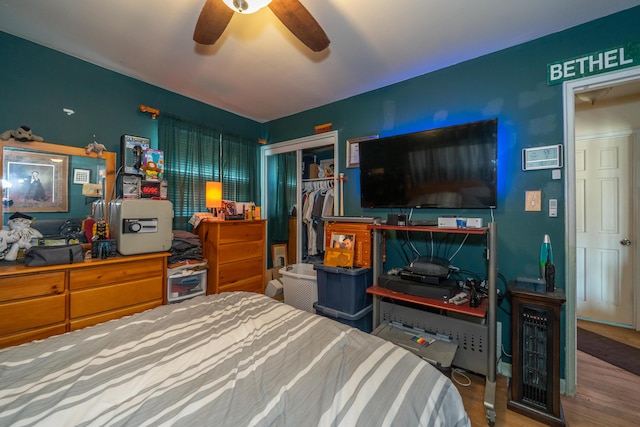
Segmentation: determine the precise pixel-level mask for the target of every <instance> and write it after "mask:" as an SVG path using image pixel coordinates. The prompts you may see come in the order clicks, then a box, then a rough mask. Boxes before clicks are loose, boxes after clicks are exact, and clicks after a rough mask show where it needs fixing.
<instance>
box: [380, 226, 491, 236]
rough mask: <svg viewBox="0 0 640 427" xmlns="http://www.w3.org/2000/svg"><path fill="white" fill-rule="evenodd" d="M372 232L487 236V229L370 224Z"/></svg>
mask: <svg viewBox="0 0 640 427" xmlns="http://www.w3.org/2000/svg"><path fill="white" fill-rule="evenodd" d="M369 227H370V228H371V229H372V230H400V231H419V232H422V233H429V232H431V233H456V234H487V231H488V228H486V227H483V228H442V227H431V226H424V225H381V224H371V225H369Z"/></svg>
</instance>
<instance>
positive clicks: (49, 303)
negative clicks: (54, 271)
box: [0, 294, 66, 335]
mask: <svg viewBox="0 0 640 427" xmlns="http://www.w3.org/2000/svg"><path fill="white" fill-rule="evenodd" d="M65 308H66V304H65V295H64V294H63V295H53V296H49V297H41V298H32V299H26V300H21V301H15V302H8V303H4V304H0V335H4V334H11V333H15V332H19V331H26V330H28V329H33V328H38V327H41V326H47V325H54V324H56V323H61V324H64V323H65V319H66V310H65Z"/></svg>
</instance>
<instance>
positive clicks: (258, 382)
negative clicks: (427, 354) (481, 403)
mask: <svg viewBox="0 0 640 427" xmlns="http://www.w3.org/2000/svg"><path fill="white" fill-rule="evenodd" d="M0 425H3V426H4V425H11V426H31V425H55V426H89V425H96V426H102V425H127V426H160V425H180V426H203V425H211V426H272V425H273V426H303V425H304V426H309V425H319V426H367V427H369V426H377V425H397V426H414V425H425V426H426V425H433V426H438V425H440V426H448V427H451V426H469V425H470V423H469V419H468V417H467V414H466V412H465V410H464V407H463V404H462V400H461V398H460V395H459V393H458V391H457V389H456V388H455V386H454V385H453V383H452V382H451V381H450V380H449V379H448V378H447V377H446V376H445V375H443V374H442V373H440V371H438V370H437V369H435V368H434V367H432V366H431V365H430V364H428V363H426V362H424V361H423V360H421V359H420V358H418V357H416V356H415V355H413V354H411V353H409V352H408V351H406V350H404V349H402V348H400V347H398V346H395V345H393V344H391V343H389V342H386V341H384V340H382V339H380V338H377V337H374V336H371V335H368V334H365V333H363V332H361V331H359V330H357V329H353V328H350V327H348V326H346V325H343V324H341V323H338V322H335V321H333V320H330V319H327V318H324V317H322V316H318V315H315V314H312V313H308V312H305V311H302V310H298V309H296V308H293V307H291V306H288V305H286V304H283V303H280V302H277V301H275V300H273V299H271V298H268V297H265V296H263V295H258V294H253V293H246V292H234V293H223V294H218V295H209V296H200V297H196V298H194V299H191V300H188V301H185V302H182V303H180V304H173V305H166V306H161V307H158V308H155V309H153V310H149V311H146V312H144V313H140V314H136V315H133V316H129V317H125V318H122V319H118V320H113V321H110V322H107V323H103V324H99V325H96V326H92V327H89V328H85V329H82V330H79V331H75V332H70V333H66V334H63V335H59V336H55V337H51V338H48V339H46V340H42V341H37V342H32V343H28V344H24V345H21V346H16V347H11V348H7V349H3V350H0Z"/></svg>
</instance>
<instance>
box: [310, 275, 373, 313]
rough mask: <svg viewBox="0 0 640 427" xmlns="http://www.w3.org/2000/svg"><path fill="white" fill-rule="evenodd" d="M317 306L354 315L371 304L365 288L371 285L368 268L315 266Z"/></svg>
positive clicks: (371, 277)
mask: <svg viewBox="0 0 640 427" xmlns="http://www.w3.org/2000/svg"><path fill="white" fill-rule="evenodd" d="M313 268H315V269H316V270H317V273H318V274H317V285H318V304H319V305H321V306H322V307H326V308H331V309H333V310H337V311H341V312H343V313H347V314H355V313H358V312H360V311H361V310H362V309H364V308H366V307H368V306H369V305H371V303H372V301H373V300H372V297H371V295H370V294H367V288H368V287H369V286H371V285H372V284H373V273H372V271H371V269H370V268H342V267H329V266H326V265H323V264H316V265H315V266H314V267H313Z"/></svg>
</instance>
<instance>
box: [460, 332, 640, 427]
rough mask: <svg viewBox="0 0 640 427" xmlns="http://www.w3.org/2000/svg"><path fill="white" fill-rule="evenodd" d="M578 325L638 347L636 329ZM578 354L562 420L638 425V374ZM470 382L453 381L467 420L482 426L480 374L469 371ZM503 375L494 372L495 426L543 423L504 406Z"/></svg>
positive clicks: (576, 426) (575, 426)
mask: <svg viewBox="0 0 640 427" xmlns="http://www.w3.org/2000/svg"><path fill="white" fill-rule="evenodd" d="M578 326H580V327H582V328H584V329H588V330H591V331H593V332H597V333H601V334H606V335H607V336H609V337H610V338H613V339H615V340H617V341H620V342H624V343H625V344H628V345H633V346H635V347H638V348H640V332H637V331H633V330H630V329H624V328H616V327H613V326H608V325H599V324H595V323H590V322H584V321H580V320H579V321H578ZM577 356H578V384H577V385H578V387H577V389H578V392H577V395H576V397H567V396H562V397H561V400H562V408H563V410H564V416H565V421H566V422H567V425H569V426H572V427H582V426H586V427H591V426H596V427H599V426H602V427H626V426H629V427H631V426H634V427H635V426H639V425H640V410H639V409H638V392H639V391H640V376H637V375H633V374H631V373H629V372H627V371H625V370H623V369H620V368H618V367H615V366H613V365H610V364H608V363H606V362H603V361H602V360H600V359H596V358H595V357H592V356H590V355H588V354H586V353H583V352H581V351H578V352H577ZM470 378H471V380H472V384H471V386H469V387H463V386H460V385H458V384H456V382H455V381H454V384H456V386H457V388H458V390H459V391H460V394H461V395H462V400H463V401H464V405H465V408H466V410H467V414H469V418H470V420H471V424H472V425H473V426H474V427H476V426H478V427H480V426H486V425H488V424H487V419H486V416H485V411H484V377H481V376H477V375H470ZM507 380H508V379H507V377H504V376H502V375H498V378H497V388H496V423H495V425H496V427H501V426H505V427H520V426H522V427H538V426H540V427H542V426H544V424H542V423H540V422H538V421H535V420H532V419H531V418H528V417H525V416H524V415H520V414H518V413H516V412H513V411H511V410H509V409H507V387H508V386H507Z"/></svg>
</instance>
